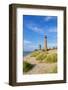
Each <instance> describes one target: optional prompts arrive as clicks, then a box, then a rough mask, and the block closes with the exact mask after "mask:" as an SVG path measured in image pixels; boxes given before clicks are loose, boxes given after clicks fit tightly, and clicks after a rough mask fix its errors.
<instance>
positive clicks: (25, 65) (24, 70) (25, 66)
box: [23, 61, 33, 72]
mask: <svg viewBox="0 0 68 90" xmlns="http://www.w3.org/2000/svg"><path fill="white" fill-rule="evenodd" d="M32 68H33V65H32V64H30V63H28V62H26V61H24V62H23V72H28V71H29V70H30V69H32Z"/></svg>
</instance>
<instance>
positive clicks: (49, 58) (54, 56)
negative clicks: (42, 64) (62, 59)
mask: <svg viewBox="0 0 68 90" xmlns="http://www.w3.org/2000/svg"><path fill="white" fill-rule="evenodd" d="M45 61H46V62H48V63H53V62H57V54H56V53H52V54H48V55H47V58H46V59H45Z"/></svg>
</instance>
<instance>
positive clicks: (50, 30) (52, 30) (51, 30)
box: [48, 27, 57, 33]
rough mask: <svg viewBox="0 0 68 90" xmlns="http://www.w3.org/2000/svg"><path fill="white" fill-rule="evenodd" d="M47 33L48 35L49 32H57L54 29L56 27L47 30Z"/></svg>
mask: <svg viewBox="0 0 68 90" xmlns="http://www.w3.org/2000/svg"><path fill="white" fill-rule="evenodd" d="M48 32H50V33H51V32H52V33H53V32H57V28H56V27H53V28H50V29H49V30H48Z"/></svg>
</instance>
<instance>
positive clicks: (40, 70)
mask: <svg viewBox="0 0 68 90" xmlns="http://www.w3.org/2000/svg"><path fill="white" fill-rule="evenodd" d="M24 61H27V62H29V63H31V64H33V65H35V66H34V67H33V68H32V69H31V70H30V71H28V72H27V73H26V74H44V73H51V72H52V69H53V68H54V67H57V63H41V62H38V61H37V60H35V58H34V57H30V56H27V57H25V59H24Z"/></svg>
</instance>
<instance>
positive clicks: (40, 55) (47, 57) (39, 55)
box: [31, 51, 57, 63]
mask: <svg viewBox="0 0 68 90" xmlns="http://www.w3.org/2000/svg"><path fill="white" fill-rule="evenodd" d="M31 57H35V58H36V60H38V61H44V62H47V63H54V62H57V54H56V53H50V54H48V53H47V52H40V51H34V52H33V53H32V54H31Z"/></svg>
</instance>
